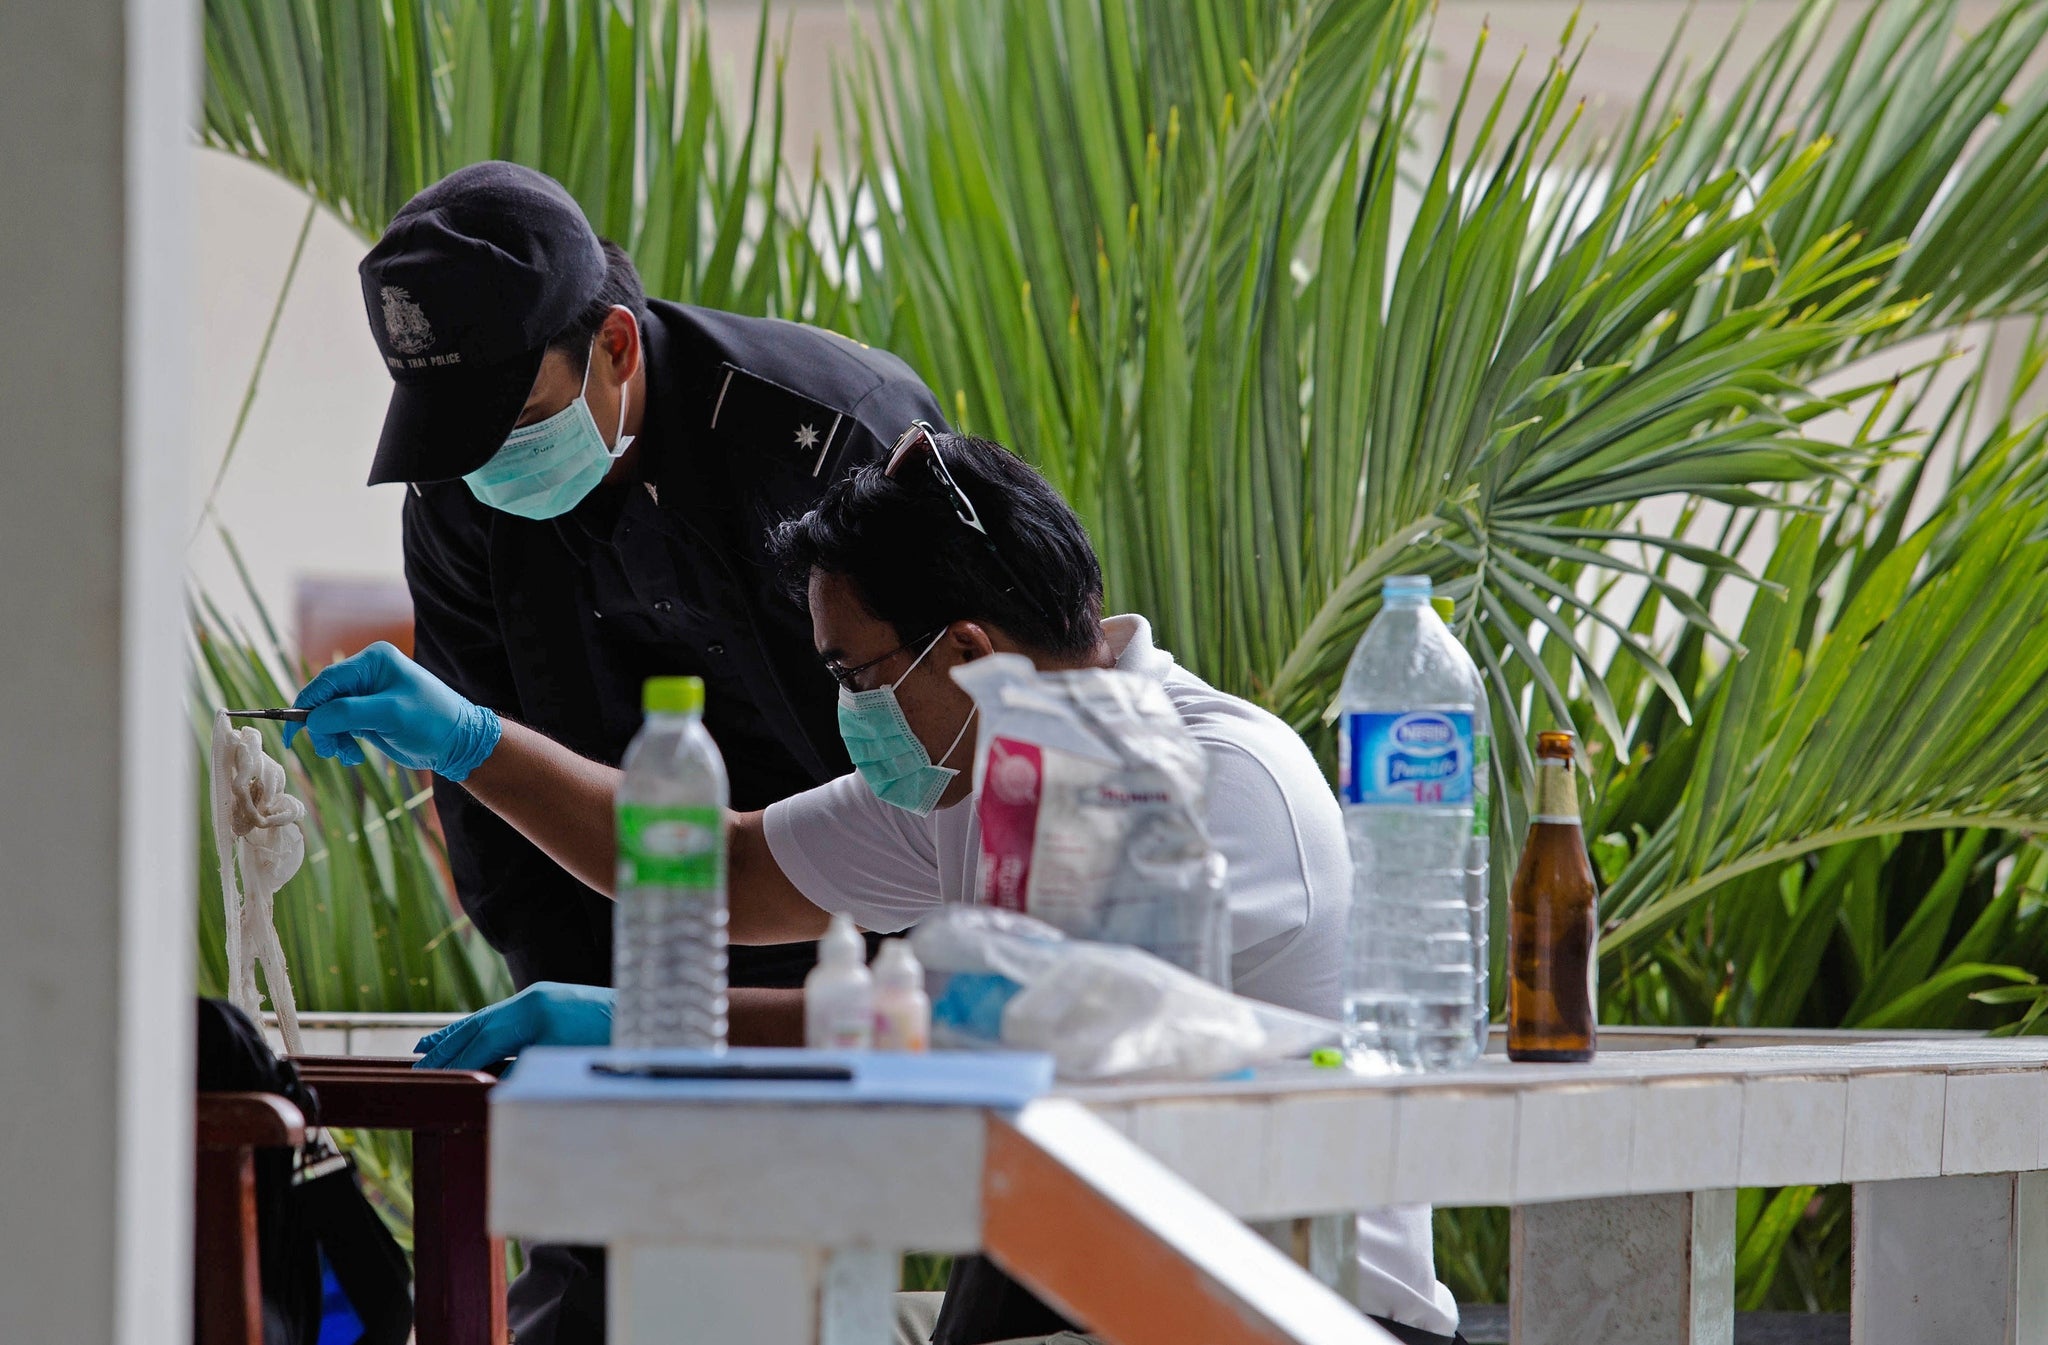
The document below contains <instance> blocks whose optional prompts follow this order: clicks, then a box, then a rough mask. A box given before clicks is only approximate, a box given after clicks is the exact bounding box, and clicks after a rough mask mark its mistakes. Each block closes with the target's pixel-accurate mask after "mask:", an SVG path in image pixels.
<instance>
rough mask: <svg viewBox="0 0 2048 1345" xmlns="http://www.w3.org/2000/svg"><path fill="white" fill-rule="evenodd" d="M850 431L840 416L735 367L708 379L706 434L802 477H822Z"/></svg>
mask: <svg viewBox="0 0 2048 1345" xmlns="http://www.w3.org/2000/svg"><path fill="white" fill-rule="evenodd" d="M853 427H854V420H853V417H852V416H850V415H848V414H847V413H846V412H845V411H844V410H842V409H840V408H837V407H832V406H828V405H826V404H825V403H824V402H821V401H818V400H817V399H815V398H812V397H806V396H805V395H804V394H803V393H800V392H797V391H796V390H794V389H792V388H786V387H783V386H782V385H781V384H779V383H775V382H772V381H770V380H768V379H766V378H763V377H761V376H760V375H759V374H754V373H749V372H748V371H747V370H745V369H742V368H740V367H739V366H738V365H736V364H725V365H721V366H720V367H719V370H718V374H717V377H716V378H715V379H713V388H712V394H711V419H710V426H709V428H711V429H713V430H717V431H719V432H720V433H721V434H722V435H724V436H725V437H726V438H728V439H729V440H730V441H732V442H733V443H736V444H744V445H746V446H748V447H749V448H751V449H753V450H755V451H756V452H758V453H760V454H761V455H762V456H764V457H768V458H774V459H781V460H783V461H785V462H788V463H791V464H794V465H795V466H796V467H797V468H798V469H799V470H800V471H801V473H802V474H803V475H806V476H811V477H817V476H820V475H822V474H823V472H824V470H825V467H826V465H827V464H828V463H829V462H830V461H831V460H832V454H833V452H834V451H835V450H836V449H838V448H839V447H841V446H842V445H843V444H844V442H845V440H846V438H847V437H848V435H849V434H850V433H851V431H852V430H853Z"/></svg>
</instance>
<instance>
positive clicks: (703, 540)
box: [361, 163, 940, 1345]
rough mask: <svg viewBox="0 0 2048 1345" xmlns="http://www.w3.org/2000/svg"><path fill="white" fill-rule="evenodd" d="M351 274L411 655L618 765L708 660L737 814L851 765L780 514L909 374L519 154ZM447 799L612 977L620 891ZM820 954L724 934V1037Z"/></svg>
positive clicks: (557, 974) (571, 961) (779, 1002)
mask: <svg viewBox="0 0 2048 1345" xmlns="http://www.w3.org/2000/svg"><path fill="white" fill-rule="evenodd" d="M361 275H362V282H363V300H364V304H365V306H366V307H367V309H368V313H369V319H370V330H371V332H372V334H373V335H374V336H375V337H376V340H377V346H378V349H379V350H380V351H381V353H382V354H383V356H384V362H385V364H386V366H387V367H388V368H389V369H390V371H391V376H392V379H393V380H394V382H395V383H396V385H397V386H396V388H395V390H394V391H393V393H392V397H391V405H390V410H389V412H388V413H387V415H386V418H385V422H384V429H383V434H382V436H381V438H380V440H379V442H378V445H377V454H376V460H375V463H374V465H373V466H372V468H371V471H370V484H372V485H376V484H379V483H382V482H387V481H403V482H406V483H408V484H409V485H410V487H411V490H410V493H409V494H408V495H407V497H406V500H405V528H404V537H405V572H406V581H407V583H408V585H409V586H410V588H411V590H412V598H413V621H414V626H413V630H414V641H415V646H416V654H417V657H418V660H419V662H420V663H421V664H423V665H425V666H426V667H427V668H429V669H430V670H432V671H433V672H434V673H435V674H436V675H438V676H439V677H440V678H441V679H442V680H443V681H445V682H447V683H448V684H449V685H450V686H452V687H454V688H455V689H456V690H457V691H459V692H461V693H462V695H464V696H466V697H468V698H469V699H470V700H472V701H475V702H477V703H478V704H481V705H486V706H489V707H490V708H491V709H493V710H496V711H498V712H499V713H500V714H503V715H506V716H508V717H511V718H514V719H517V720H518V721H520V722H523V723H525V724H528V725H531V726H532V727H534V728H537V729H539V730H541V731H542V732H544V733H546V734H548V735H549V736H550V737H552V738H555V739H556V740H558V741H560V742H561V743H563V744H564V745H566V746H568V747H571V748H573V749H575V750H576V751H577V752H579V753H582V754H583V755H585V756H589V757H593V758H595V759H597V760H600V761H604V762H608V763H614V764H615V763H617V762H618V761H619V759H620V757H621V756H622V755H623V754H624V752H625V748H626V744H627V742H628V741H629V740H630V739H631V738H632V736H633V734H634V733H635V732H636V731H637V730H638V728H639V726H640V718H641V712H640V688H641V683H642V682H643V681H644V680H645V679H646V678H648V677H650V676H653V675H656V674H695V675H697V676H700V677H702V678H703V679H704V682H705V688H706V692H705V714H704V724H705V727H706V728H707V729H708V730H709V731H710V733H711V736H712V737H713V738H714V739H715V740H716V741H717V743H718V747H719V750H720V752H721V753H723V755H724V757H725V762H726V768H727V770H728V772H729V773H730V776H731V781H732V804H733V806H734V807H735V808H740V809H757V808H764V807H766V806H767V805H768V804H770V803H772V802H775V801H777V800H779V799H782V798H786V797H788V796H789V795H791V794H795V793H798V792H800V791H802V790H805V789H809V788H811V787H812V786H814V785H819V784H823V783H825V782H826V781H828V780H831V779H834V778H836V777H838V776H840V775H843V774H845V773H846V772H847V771H848V770H849V769H850V768H851V766H850V763H849V762H848V759H847V756H846V751H845V747H844V746H843V744H842V743H841V741H840V736H839V730H838V726H837V720H836V718H835V713H834V705H835V698H836V694H837V688H836V687H835V686H834V685H833V682H832V679H831V678H830V677H829V676H828V675H827V674H826V672H825V671H824V669H823V668H822V667H821V666H820V665H819V663H818V660H817V658H816V656H815V654H814V653H813V651H812V648H811V627H810V620H809V617H808V616H807V615H806V614H805V612H804V610H803V609H802V608H801V607H800V606H799V605H798V604H797V603H796V602H795V601H793V600H792V599H791V598H790V597H789V596H788V595H787V593H786V592H785V591H784V590H783V589H782V588H781V587H780V585H779V583H778V578H777V572H776V569H775V566H774V565H773V563H772V562H771V561H770V559H769V558H768V555H767V550H766V544H767V537H768V529H769V527H770V525H771V524H773V523H776V522H779V521H780V520H782V519H784V518H787V517H790V516H792V515H794V514H799V513H802V512H803V511H805V510H806V509H808V508H810V507H811V505H812V503H813V502H814V501H815V500H816V498H817V497H818V495H819V494H820V493H822V492H823V491H824V490H825V488H826V487H827V486H830V485H831V484H832V483H833V482H835V481H836V480H838V479H839V478H840V477H841V476H843V475H845V474H846V473H847V472H848V471H850V470H851V469H853V468H855V467H857V466H859V465H861V464H863V463H866V462H868V461H870V460H871V459H873V458H875V457H877V456H879V455H880V454H881V453H882V452H883V451H884V449H886V447H887V446H888V445H889V444H890V443H891V442H893V440H894V439H895V437H896V435H897V434H899V433H900V432H901V431H902V429H903V427H904V426H905V425H907V424H909V423H910V422H911V421H912V420H916V419H924V420H928V421H932V422H935V423H937V422H939V421H940V414H939V409H938V405H937V403H936V401H935V400H934V399H933V397H932V395H931V393H930V391H929V390H927V389H926V387H925V386H924V384H923V383H921V382H920V381H919V380H918V379H917V377H916V375H914V374H912V373H911V372H910V370H909V368H908V367H907V366H905V365H904V364H903V362H902V361H901V360H898V359H897V358H895V357H894V356H892V355H888V354H886V353H884V352H881V351H877V350H871V349H869V348H867V347H865V346H862V345H860V344H859V343H857V342H854V341H850V340H847V339H846V338H844V337H840V336H837V335H834V334H832V333H829V332H825V331H821V330H819V329H817V328H814V327H806V326H802V325H799V324H796V323H790V322H777V321H771V320H767V319H759V318H744V317H738V316H735V315H733V314H730V313H720V312H714V311H712V310H709V309H702V308H691V307H686V306H684V305H680V304H672V303H665V302H661V301H658V300H656V301H650V300H648V299H647V298H646V297H645V295H644V293H643V292H642V289H641V285H640V280H639V276H638V275H637V273H636V272H635V271H634V269H633V265H632V262H631V261H630V260H629V259H628V258H627V257H626V255H625V253H624V252H623V251H622V250H620V249H619V248H618V247H616V246H615V245H613V244H610V243H608V242H605V241H603V240H600V239H599V238H598V236H597V234H596V233H595V232H594V231H593V230H592V229H591V227H590V223H589V221H588V220H587V219H585V218H584V215H583V212H582V210H581V209H580V208H579V207H578V206H577V204H576V202H575V201H574V199H573V198H571V197H570V196H569V194H568V193H567V192H566V191H564V190H563V189H562V187H561V186H559V185H558V184H557V183H555V182H554V181H553V180H552V179H550V178H548V177H546V176H545V175H543V174H541V173H537V172H535V171H533V170H531V169H527V168H522V167H519V166H517V165H514V164H508V163H483V164H477V165H474V166H473V167H469V168H464V169H462V170H460V171H459V172H456V173H453V174H451V175H450V176H448V177H447V178H444V179H443V180H442V181H440V182H438V183H436V184H435V185H433V186H431V187H429V188H427V189H426V190H425V191H423V192H421V193H420V194H419V195H418V196H416V197H414V198H413V199H412V200H411V201H410V202H408V203H407V204H406V205H405V207H404V208H403V209H402V210H400V211H399V212H398V214H397V216H396V218H394V219H393V220H392V222H391V225H390V227H389V228H388V229H387V230H386V231H385V233H384V236H383V238H381V239H380V240H378V243H377V245H376V247H374V248H373V249H371V251H370V254H369V255H368V256H367V257H365V258H364V259H363V263H362V266H361ZM434 803H435V807H436V810H437V811H438V812H439V814H440V818H441V823H442V827H443V829H444V831H445V832H446V834H447V839H448V855H449V861H450V864H451V867H452V868H453V870H454V875H455V888H456V892H457V894H458V896H459V897H460V898H461V901H462V906H463V909H464V910H465V911H467V912H468V913H469V915H470V917H471V919H472V920H473V921H474V922H475V924H476V927H477V929H478V930H480V931H481V932H482V934H483V936H484V938H485V939H486V940H488V941H489V943H490V944H491V946H492V947H493V948H495V949H497V950H498V951H499V952H500V953H501V954H503V955H504V958H505V961H506V963H507V965H508V966H509V967H510V968H511V970H512V977H513V980H514V981H515V982H516V983H517V984H519V985H520V986H522V987H524V986H526V985H529V984H531V983H533V982H535V981H575V982H583V983H586V984H592V985H607V984H609V983H610V981H611V930H612V910H611V903H610V901H609V900H607V899H606V898H604V897H602V896H600V895H598V894H597V893H595V892H592V891H591V890H590V889H589V888H587V887H585V886H583V885H582V884H581V883H579V882H577V881H576V880H575V879H574V878H572V877H570V876H569V875H568V874H567V873H566V872H564V871H563V870H562V869H561V868H559V867H557V866H556V865H555V864H554V863H553V862H552V861H551V860H549V859H548V858H547V857H546V856H545V855H543V854H542V853H541V852H540V851H539V850H538V849H536V848H535V847H534V846H533V845H532V844H530V843H529V842H527V841H526V840H525V839H524V838H522V837H521V836H520V835H519V834H518V833H517V832H515V831H514V830H512V828H511V827H509V826H507V825H506V824H505V823H503V822H501V821H499V820H498V819H497V818H496V817H495V816H494V815H493V814H492V813H491V812H490V811H489V810H487V809H485V808H483V807H482V806H480V805H479V804H478V803H477V802H476V801H475V800H474V799H472V798H471V797H470V796H469V794H468V793H467V792H466V791H465V790H464V789H463V788H462V786H461V785H460V784H459V783H456V782H455V781H454V780H451V779H446V778H442V777H439V776H437V777H436V778H435V780H434ZM812 956H813V953H812V948H811V946H810V945H803V946H801V947H784V948H763V949H738V948H736V949H734V950H733V957H732V963H731V971H730V976H731V983H732V985H733V987H734V992H733V999H732V1035H733V1039H734V1040H735V1041H747V1040H767V1039H775V1038H778V1037H779V1038H781V1039H784V1040H788V1039H792V1037H800V1031H801V1029H800V1026H799V1025H800V1024H801V1021H802V1019H801V1014H802V1009H801V993H802V992H801V989H800V988H798V987H801V985H802V983H803V976H804V974H805V972H806V971H808V970H809V967H810V964H811V960H812ZM533 1263H534V1270H533V1271H532V1272H530V1273H529V1276H527V1277H525V1278H524V1279H522V1282H521V1283H520V1284H518V1285H515V1286H514V1295H513V1298H514V1303H513V1309H514V1319H515V1327H517V1334H518V1338H519V1340H520V1341H521V1345H530V1343H531V1342H546V1341H549V1340H556V1339H560V1340H563V1341H567V1340H571V1339H576V1340H581V1339H584V1338H586V1334H587V1333H588V1332H589V1331H591V1330H593V1329H595V1330H596V1331H599V1332H601V1330H602V1327H601V1320H602V1317H601V1310H602V1299H601V1294H602V1286H603V1276H602V1273H601V1271H599V1270H598V1269H597V1263H596V1262H595V1260H594V1258H592V1257H591V1256H589V1255H587V1254H578V1255H576V1256H573V1257H572V1256H565V1255H563V1254H562V1249H540V1250H539V1251H538V1252H537V1253H536V1254H535V1255H534V1257H533ZM565 1291H566V1292H567V1295H568V1297H567V1300H566V1302H565V1301H563V1294H564V1292H565ZM589 1338H591V1339H596V1338H598V1337H596V1336H591V1337H589Z"/></svg>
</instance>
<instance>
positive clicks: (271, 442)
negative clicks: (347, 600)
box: [185, 149, 405, 634]
mask: <svg viewBox="0 0 2048 1345" xmlns="http://www.w3.org/2000/svg"><path fill="white" fill-rule="evenodd" d="M185 155H186V157H187V159H188V161H189V162H190V164H191V166H192V169H193V172H194V184H195V192H196V195H197V202H198V273H197V276H196V278H195V282H194V285H193V292H194V294H195V296H196V298H197V304H196V309H195V314H194V316H195V317H196V319H197V320H196V321H195V322H194V323H193V324H192V333H191V334H192V337H193V340H194V341H195V343H196V350H195V354H196V358H197V364H198V372H197V376H196V381H195V383H194V394H195V395H194V398H193V432H194V438H193V442H194V444H195V450H194V451H195V457H196V460H197V462H198V463H199V464H200V466H199V468H198V470H197V471H196V472H195V476H196V477H197V478H198V481H199V486H200V489H201V490H202V491H204V490H206V489H207V488H208V487H210V485H211V483H212V482H213V480H214V477H215V475H216V471H217V469H218V467H219V464H220V461H221V455H222V453H223V452H224V451H225V449H226V447H227V443H228V437H229V434H230V433H231V432H232V430H233V427H234V423H235V416H236V414H237V413H238V412H239V411H240V409H241V404H242V396H243V392H244V390H245V389H246V387H247V385H248V381H249V375H250V371H251V370H252V368H253V367H254V365H255V362H256V355H257V351H258V350H259V349H260V348H261V346H262V343H263V332H264V328H265V326H266V324H268V322H269V321H270V314H271V310H272V308H273V307H274V306H275V304H276V302H277V296H278V293H279V290H280V287H281V286H282V284H283V281H284V276H285V271H286V268H287V267H288V266H289V264H290V261H291V254H292V245H293V243H294V242H295V241H296V240H297V238H298V233H299V226H300V224H301V222H302V221H303V220H304V218H305V213H306V197H305V195H304V194H303V193H302V192H300V191H299V190H298V189H297V188H295V187H292V186H290V185H288V184H286V183H285V182H284V181H283V180H281V179H279V178H277V177H275V176H273V175H272V174H271V173H269V172H267V171H266V170H264V169H261V168H258V167H256V166H254V165H252V164H248V163H245V162H243V161H241V160H239V159H235V158H231V157H229V156H228V155H225V154H221V153H217V152H215V151H213V150H205V149H187V150H186V151H185ZM367 250H368V244H366V243H364V242H363V241H362V240H361V239H360V238H358V237H357V236H356V235H355V234H353V233H351V232H350V231H349V230H348V229H346V228H344V227H343V226H342V225H341V224H340V222H338V221H337V220H336V219H335V217H334V216H333V215H332V214H331V213H330V212H328V211H326V210H319V211H316V212H315V214H314V218H313V228H312V232H311V233H310V234H309V235H308V236H307V239H306V248H305V252H304V254H303V255H302V256H301V258H300V261H299V269H298V274H297V277H296V278H295V279H294V281H293V282H292V287H291V291H290V293H289V294H288V295H287V296H286V300H285V306H284V311H283V313H282V314H281V316H280V317H279V320H278V325H277V334H276V336H275V338H273V340H272V343H271V348H270V358H269V360H268V362H267V363H266V365H265V370H264V375H263V380H262V382H261V384H260V385H259V386H258V389H257V394H256V400H255V402H254V403H253V404H252V405H251V407H250V411H249V419H248V424H247V426H246V428H245V429H244V430H243V432H242V438H241V441H240V443H239V444H238V446H237V447H236V449H235V456H234V460H233V461H232V462H231V463H230V464H229V466H228V471H227V475H226V477H225V478H224V479H223V481H222V483H221V487H220V490H219V492H218V494H217V495H216V496H215V499H214V503H215V516H214V518H211V519H208V520H205V521H204V522H203V523H202V524H201V526H200V528H199V530H198V532H197V535H196V536H195V537H194V539H193V541H192V544H191V547H190V551H189V558H190V564H191V567H192V579H193V582H194V584H195V585H196V586H197V587H198V588H199V589H200V591H202V592H204V593H206V594H207V595H209V596H211V597H213V598H214V599H215V600H216V601H219V602H221V603H222V605H223V606H225V607H227V608H229V610H230V611H232V612H234V613H237V614H241V615H244V616H246V614H247V613H249V611H250V610H251V609H250V607H249V605H248V604H247V603H246V602H245V601H244V600H243V597H242V586H241V580H240V578H239V577H238V576H237V575H236V573H235V570H234V567H233V565H232V563H231V561H230V559H229V556H228V552H227V549H226V547H225V546H224V545H223V544H222V542H221V539H220V531H219V530H220V528H223V527H224V528H225V529H226V531H227V532H228V533H229V534H230V535H231V536H232V537H233V538H234V542H235V545H236V547H237V548H239V549H240V551H241V554H242V558H243V560H244V561H245V562H246V563H247V565H248V567H249V572H250V576H251V578H252V579H253V580H254V581H255V584H256V588H257V591H258V592H259V593H260V595H261V597H262V600H263V602H264V604H265V606H267V607H268V608H269V610H270V614H271V616H272V618H273V619H274V620H276V621H277V622H278V623H279V625H280V626H281V627H283V628H285V629H286V631H287V634H289V627H290V622H291V616H292V603H291V594H292V584H293V582H294V580H295V579H296V578H297V576H299V575H301V574H307V573H313V574H340V575H365V576H371V577H376V576H388V577H396V576H397V575H398V574H399V572H400V571H399V565H400V561H399V541H398V514H399V505H400V502H401V501H402V500H403V498H404V490H405V488H404V487H403V486H397V485H389V486H376V487H370V486H365V485H364V484H363V480H364V478H365V477H367V476H368V475H369V473H370V455H371V452H372V450H374V449H375V447H376V444H377V430H378V427H379V426H380V425H382V424H383V421H384V403H385V401H386V399H388V398H389V396H390V395H391V379H390V377H389V376H388V375H387V374H386V373H385V372H384V364H383V361H382V360H380V359H379V358H378V356H377V347H376V346H375V344H373V343H372V341H371V339H370V329H369V326H368V324H367V321H366V320H365V318H364V315H363V297H362V290H361V288H360V287H359V286H358V284H357V281H356V263H357V262H358V261H360V260H361V259H362V255H363V253H364V252H365V251H367ZM216 520H217V523H216Z"/></svg>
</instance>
